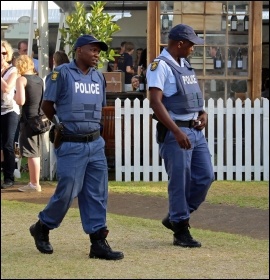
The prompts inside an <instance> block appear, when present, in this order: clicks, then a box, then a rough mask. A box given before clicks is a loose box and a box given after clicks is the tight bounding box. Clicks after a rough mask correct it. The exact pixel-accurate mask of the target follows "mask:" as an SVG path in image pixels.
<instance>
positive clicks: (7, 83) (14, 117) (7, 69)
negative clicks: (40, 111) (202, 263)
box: [1, 40, 20, 189]
mask: <svg viewBox="0 0 270 280" xmlns="http://www.w3.org/2000/svg"><path fill="white" fill-rule="evenodd" d="M12 54H13V50H12V47H11V45H10V44H9V43H8V42H7V41H4V40H1V150H3V157H2V156H1V161H3V177H4V182H3V183H1V189H6V188H9V187H12V186H13V185H14V170H15V168H16V162H15V150H14V141H15V135H16V130H17V127H18V123H19V117H20V108H19V105H17V104H16V102H15V100H14V99H13V98H14V92H15V84H16V79H17V75H18V74H17V68H16V67H14V66H13V65H12V64H10V63H9V61H11V60H12Z"/></svg>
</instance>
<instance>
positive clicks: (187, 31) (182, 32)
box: [169, 24, 204, 45]
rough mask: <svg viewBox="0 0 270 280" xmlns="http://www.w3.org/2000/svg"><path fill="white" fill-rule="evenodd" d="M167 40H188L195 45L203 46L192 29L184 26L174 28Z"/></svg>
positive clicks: (202, 41)
mask: <svg viewBox="0 0 270 280" xmlns="http://www.w3.org/2000/svg"><path fill="white" fill-rule="evenodd" d="M169 39H171V40H174V41H181V40H188V41H190V42H192V43H194V44H195V45H203V43H204V40H203V39H201V38H200V37H198V36H197V35H196V33H195V31H194V30H193V28H192V27H190V26H188V25H185V24H178V25H176V26H174V27H173V28H172V29H171V30H170V33H169Z"/></svg>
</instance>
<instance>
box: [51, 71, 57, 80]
mask: <svg viewBox="0 0 270 280" xmlns="http://www.w3.org/2000/svg"><path fill="white" fill-rule="evenodd" d="M58 74H59V72H53V73H52V76H51V79H52V81H56V79H57V77H58Z"/></svg>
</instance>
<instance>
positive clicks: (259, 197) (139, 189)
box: [109, 181, 269, 209]
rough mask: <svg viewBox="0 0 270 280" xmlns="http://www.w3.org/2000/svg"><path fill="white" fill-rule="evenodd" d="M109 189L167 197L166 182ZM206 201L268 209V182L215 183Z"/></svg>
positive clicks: (112, 184) (116, 184) (122, 184)
mask: <svg viewBox="0 0 270 280" xmlns="http://www.w3.org/2000/svg"><path fill="white" fill-rule="evenodd" d="M109 189H110V191H112V192H117V193H135V194H140V195H152V196H159V197H168V194H167V182H129V183H126V182H116V181H110V182H109ZM206 201H207V202H209V203H211V204H227V205H235V206H239V207H251V208H258V209H269V183H268V182H253V181H252V182H240V181H215V182H214V183H213V184H212V186H211V187H210V189H209V192H208V195H207V197H206Z"/></svg>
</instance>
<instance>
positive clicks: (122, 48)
mask: <svg viewBox="0 0 270 280" xmlns="http://www.w3.org/2000/svg"><path fill="white" fill-rule="evenodd" d="M126 43H127V42H126V41H123V42H121V44H120V50H119V52H118V54H120V55H121V54H123V53H124V52H125V51H126ZM118 58H119V56H116V57H115V61H114V66H113V71H117V70H118Z"/></svg>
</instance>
